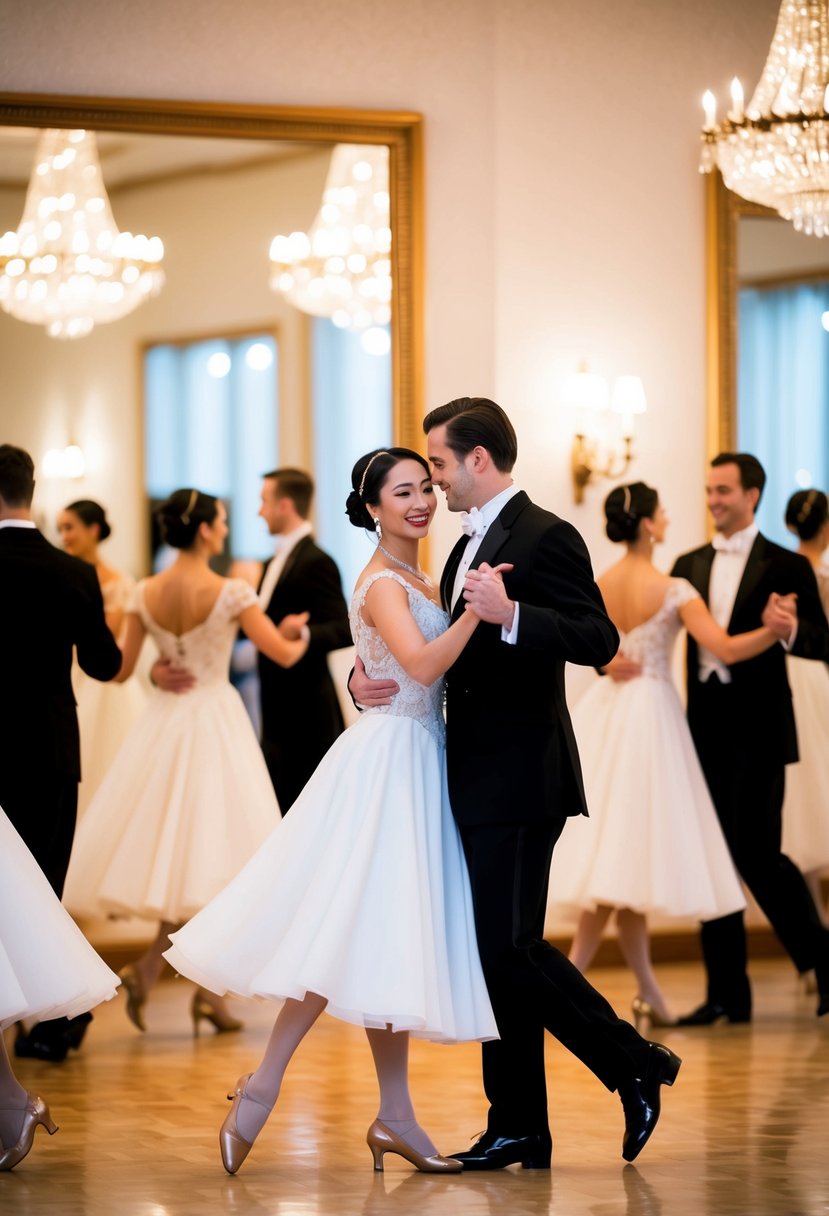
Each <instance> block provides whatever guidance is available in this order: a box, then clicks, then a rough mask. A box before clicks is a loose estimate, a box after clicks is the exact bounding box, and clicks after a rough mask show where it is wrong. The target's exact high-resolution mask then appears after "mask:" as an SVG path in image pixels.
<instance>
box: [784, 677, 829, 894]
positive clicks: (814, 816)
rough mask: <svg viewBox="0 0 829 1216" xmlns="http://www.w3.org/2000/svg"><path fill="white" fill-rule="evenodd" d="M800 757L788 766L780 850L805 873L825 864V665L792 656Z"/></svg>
mask: <svg viewBox="0 0 829 1216" xmlns="http://www.w3.org/2000/svg"><path fill="white" fill-rule="evenodd" d="M786 667H787V670H788V675H789V684H790V685H791V689H792V697H793V699H794V715H795V721H796V723H797V747H798V751H799V753H800V760H799V762H798V763H797V764H789V765H787V766H786V797H785V801H784V803H783V852H784V853H785V854H786V855H787V856H788V857H791V859H792V861H794V862H795V864H796V865H798V866H799V867H800V869H801V870H804V871H805V872H806V873H807V874H808V873H809V871H810V870H821V869H823V868H824V867H826V866H829V667H827V666H826V664H825V663H816V662H812V661H811V660H809V659H799V658H796V657H795V656H792V655H790V656H789V657H788V658H787V659H786Z"/></svg>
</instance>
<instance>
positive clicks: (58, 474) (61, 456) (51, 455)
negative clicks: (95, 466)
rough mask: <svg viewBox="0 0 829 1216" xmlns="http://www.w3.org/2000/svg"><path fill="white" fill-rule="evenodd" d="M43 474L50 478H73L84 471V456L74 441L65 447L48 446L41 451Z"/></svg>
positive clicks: (81, 475) (79, 475) (81, 474)
mask: <svg viewBox="0 0 829 1216" xmlns="http://www.w3.org/2000/svg"><path fill="white" fill-rule="evenodd" d="M42 467H43V476H44V477H48V478H50V479H54V480H58V479H63V480H73V479H75V478H78V477H83V475H84V473H85V472H86V457H85V456H84V454H83V452H82V451H81V449H80V448H79V447H78V445H77V444H76V443H69V444H67V445H66V447H65V448H49V449H48V450H47V451H46V452H44V453H43V466H42Z"/></svg>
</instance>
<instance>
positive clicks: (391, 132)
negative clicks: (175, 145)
mask: <svg viewBox="0 0 829 1216" xmlns="http://www.w3.org/2000/svg"><path fill="white" fill-rule="evenodd" d="M0 125H5V126H11V127H15V126H16V127H86V128H89V129H91V130H95V131H116V132H117V131H122V132H131V133H141V134H153V135H164V134H166V135H182V136H207V137H212V138H214V139H215V138H219V139H221V138H227V139H237V140H238V139H251V140H259V141H261V140H278V141H282V142H284V141H291V140H297V141H302V142H304V143H306V144H307V143H330V144H334V143H343V142H348V143H366V144H386V145H387V146H388V148H389V193H390V204H391V226H392V233H393V240H392V283H393V290H392V322H391V329H392V351H391V358H392V403H393V405H392V408H393V433H394V440H395V442H396V443H400V444H404V445H406V446H409V447H415V448H416V447H418V446H419V443H420V438H421V433H420V420H421V418H422V414H423V408H422V405H423V205H422V194H423V181H422V173H423V168H422V120H421V117H420V115H419V114H415V113H408V112H397V111H374V110H350V109H328V108H310V107H302V108H299V107H289V106H256V105H238V104H230V103H223V102H193V101H171V100H163V101H162V100H147V99H129V98H113V97H76V96H58V95H55V96H51V95H46V94H21V93H0Z"/></svg>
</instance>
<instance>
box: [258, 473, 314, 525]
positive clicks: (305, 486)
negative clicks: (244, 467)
mask: <svg viewBox="0 0 829 1216" xmlns="http://www.w3.org/2000/svg"><path fill="white" fill-rule="evenodd" d="M262 476H263V477H264V478H265V480H266V481H275V482H276V492H277V494H278V495H279V497H280V498H290V500H291V502H292V503H293V504H294V507H295V508H296V513H297V515H301V516H302V518H303V519H307V518H308V516H309V515H310V513H311V499H312V498H313V497H314V481H313V478H312V477H311V475H310V473H306V472H305V470H304V469H274V470H273V472H272V473H263V474H262Z"/></svg>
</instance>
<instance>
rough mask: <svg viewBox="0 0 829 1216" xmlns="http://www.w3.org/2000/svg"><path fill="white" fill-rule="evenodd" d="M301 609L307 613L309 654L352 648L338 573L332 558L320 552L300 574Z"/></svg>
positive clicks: (346, 609)
mask: <svg viewBox="0 0 829 1216" xmlns="http://www.w3.org/2000/svg"><path fill="white" fill-rule="evenodd" d="M302 581H303V595H304V597H305V598H304V604H303V607H304V609H305V610H306V611H308V612H309V613H310V617H309V620H308V629H309V632H310V640H309V643H308V653H311V652H316V653H320V654H328V653H329V652H330V651H332V650H341V649H342V648H343V647H344V646H350V645H351V627H350V625H349V623H348V607H347V605H346V602H345V599H344V598H343V593H342V584H341V582H340V572H339V570H338V569H337V566H336V563H335V562H334V560H333V558H331V557H329V556H328V554H327V553H322V552H320V554H319V556H318V557H317V559H316V561H314V562H313V563H310V564H309V565H308V566H307V568H306V569H304V570H303V572H302Z"/></svg>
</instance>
